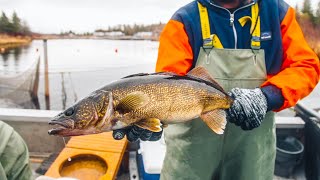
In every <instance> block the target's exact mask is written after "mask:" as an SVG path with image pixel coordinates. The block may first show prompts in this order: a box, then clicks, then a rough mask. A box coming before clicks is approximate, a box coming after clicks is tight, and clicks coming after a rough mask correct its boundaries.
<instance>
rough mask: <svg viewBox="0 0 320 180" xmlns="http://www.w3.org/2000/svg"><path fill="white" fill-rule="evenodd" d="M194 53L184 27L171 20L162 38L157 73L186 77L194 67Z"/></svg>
mask: <svg viewBox="0 0 320 180" xmlns="http://www.w3.org/2000/svg"><path fill="white" fill-rule="evenodd" d="M192 61H193V53H192V48H191V46H190V44H189V40H188V36H187V33H186V32H185V30H184V25H183V24H182V23H181V22H179V21H176V20H170V21H169V22H168V23H167V25H166V26H165V28H164V30H163V31H162V33H161V36H160V45H159V50H158V60H157V64H156V72H174V73H177V74H179V75H185V74H186V73H187V72H188V71H189V69H190V68H191V66H192Z"/></svg>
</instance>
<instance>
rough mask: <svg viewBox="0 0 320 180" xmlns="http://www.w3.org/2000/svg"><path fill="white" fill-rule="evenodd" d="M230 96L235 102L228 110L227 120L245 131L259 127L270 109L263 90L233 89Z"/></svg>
mask: <svg viewBox="0 0 320 180" xmlns="http://www.w3.org/2000/svg"><path fill="white" fill-rule="evenodd" d="M229 95H230V96H231V97H233V98H234V102H233V104H232V106H231V107H230V108H229V109H228V110H227V120H228V121H229V122H231V123H235V124H236V125H237V126H241V128H242V129H243V130H251V129H253V128H257V127H259V126H260V125H261V123H262V121H263V119H264V117H265V115H266V112H267V108H268V104H267V98H266V97H265V95H264V94H263V93H262V91H261V89H260V88H256V89H240V88H233V89H231V91H230V92H229Z"/></svg>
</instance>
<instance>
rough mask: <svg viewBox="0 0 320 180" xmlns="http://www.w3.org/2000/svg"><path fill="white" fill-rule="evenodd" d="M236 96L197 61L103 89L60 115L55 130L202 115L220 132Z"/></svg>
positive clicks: (153, 127) (84, 130) (157, 124)
mask: <svg viewBox="0 0 320 180" xmlns="http://www.w3.org/2000/svg"><path fill="white" fill-rule="evenodd" d="M232 102H233V100H232V98H231V97H229V96H228V94H227V93H225V92H224V90H223V89H222V88H221V87H220V86H219V85H218V83H216V82H215V81H214V80H213V78H212V77H210V75H209V74H208V72H207V71H206V69H205V68H203V67H197V68H194V69H193V70H191V71H190V72H189V73H188V74H187V75H186V76H179V75H177V74H174V73H153V74H135V75H130V76H127V77H124V78H122V79H120V80H118V81H115V82H113V83H110V84H109V85H107V86H105V87H103V88H101V89H98V90H96V91H94V92H93V93H91V94H90V95H89V96H88V97H85V98H84V99H82V100H80V101H79V102H77V103H76V104H75V105H73V106H72V107H70V108H68V109H67V110H65V111H64V112H62V113H60V114H58V115H57V116H55V117H54V118H53V119H52V120H51V121H50V122H49V124H51V125H58V126H59V127H58V128H54V129H51V130H49V132H48V133H49V134H50V135H58V136H78V135H85V134H94V133H101V132H105V131H112V130H116V129H122V128H125V127H128V126H132V125H136V126H139V127H141V128H144V129H148V130H150V131H153V132H160V131H161V130H162V127H166V126H167V125H168V124H174V123H183V122H186V121H189V120H192V119H195V118H197V117H200V118H201V119H202V120H203V121H204V122H205V123H206V124H207V125H208V126H209V127H210V128H211V129H212V131H214V132H215V133H217V134H223V132H224V129H225V126H226V114H225V111H224V109H227V108H229V107H230V106H231V104H232Z"/></svg>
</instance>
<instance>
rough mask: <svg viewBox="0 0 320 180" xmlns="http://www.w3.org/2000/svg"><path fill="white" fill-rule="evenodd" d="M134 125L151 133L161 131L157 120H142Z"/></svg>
mask: <svg viewBox="0 0 320 180" xmlns="http://www.w3.org/2000/svg"><path fill="white" fill-rule="evenodd" d="M134 125H136V126H138V127H140V128H143V129H147V130H149V131H152V132H160V131H161V130H162V128H161V121H160V120H159V119H157V118H148V119H142V120H140V121H139V122H136V123H134Z"/></svg>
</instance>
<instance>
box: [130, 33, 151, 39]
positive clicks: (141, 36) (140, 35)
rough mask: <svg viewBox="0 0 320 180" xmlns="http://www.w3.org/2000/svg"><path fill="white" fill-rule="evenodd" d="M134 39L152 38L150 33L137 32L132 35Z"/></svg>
mask: <svg viewBox="0 0 320 180" xmlns="http://www.w3.org/2000/svg"><path fill="white" fill-rule="evenodd" d="M133 37H135V38H152V37H153V33H152V32H137V33H136V34H134V35H133Z"/></svg>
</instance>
